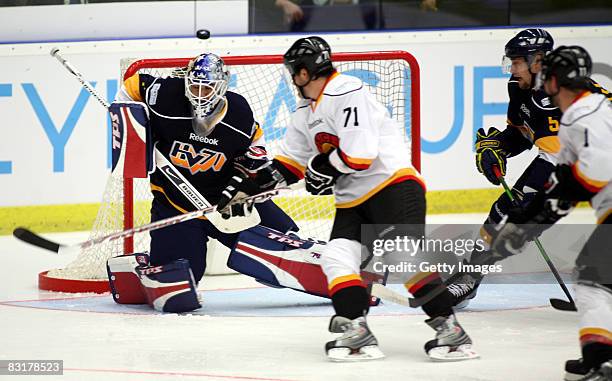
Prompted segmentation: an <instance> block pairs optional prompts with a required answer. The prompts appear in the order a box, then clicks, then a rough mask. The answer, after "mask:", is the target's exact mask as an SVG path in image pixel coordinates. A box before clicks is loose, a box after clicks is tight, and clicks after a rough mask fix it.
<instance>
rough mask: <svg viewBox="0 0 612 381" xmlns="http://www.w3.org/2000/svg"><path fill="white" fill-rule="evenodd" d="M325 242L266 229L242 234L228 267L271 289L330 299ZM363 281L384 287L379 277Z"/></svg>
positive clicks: (371, 277)
mask: <svg viewBox="0 0 612 381" xmlns="http://www.w3.org/2000/svg"><path fill="white" fill-rule="evenodd" d="M324 249H325V242H322V241H315V240H312V239H306V240H304V239H300V238H299V237H298V236H297V235H295V234H291V235H286V234H282V233H280V232H278V231H276V230H273V229H269V228H266V227H264V226H256V227H253V228H251V229H248V230H245V231H243V232H242V233H240V235H239V237H238V240H237V242H236V245H235V246H234V248H233V249H232V251H231V253H230V256H229V259H228V261H227V266H228V267H229V268H231V269H233V270H235V271H238V272H239V273H241V274H245V275H248V276H251V277H253V278H255V279H257V280H258V281H259V282H261V283H263V284H266V285H268V286H271V287H287V288H291V289H294V290H297V291H302V292H305V293H307V294H311V295H316V296H322V297H326V298H329V297H330V296H329V290H328V282H327V277H326V276H325V274H324V273H323V269H322V268H321V259H322V256H323V251H324ZM362 278H363V279H367V280H368V281H371V282H378V283H383V279H382V277H381V276H379V275H378V274H372V273H365V272H362Z"/></svg>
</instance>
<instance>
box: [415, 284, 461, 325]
mask: <svg viewBox="0 0 612 381" xmlns="http://www.w3.org/2000/svg"><path fill="white" fill-rule="evenodd" d="M439 282H441V280H440V279H437V280H435V281H434V282H431V283H430V284H426V285H425V286H423V287H421V289H419V290H418V291H416V292H415V293H414V296H415V297H416V298H419V297H421V296H423V295H426V294H427V293H429V292H434V291H433V289H434V288H436V286H437V284H438V283H439ZM454 303H455V297H454V296H453V294H451V293H450V291H448V290H444V291H442V292H441V293H440V294H438V295H437V296H436V297H434V298H433V299H432V300H430V301H429V302H427V303H425V304H424V305H423V307H422V308H423V311H424V312H425V313H426V314H427V315H428V316H429V317H430V318H432V319H433V318H436V317H438V316H450V315H451V314H452V313H453V305H454Z"/></svg>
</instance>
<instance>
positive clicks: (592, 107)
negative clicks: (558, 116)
mask: <svg viewBox="0 0 612 381" xmlns="http://www.w3.org/2000/svg"><path fill="white" fill-rule="evenodd" d="M600 111H601V112H605V113H607V114H608V115H612V107H611V106H610V104H609V102H608V100H607V98H606V96H605V95H603V94H593V93H592V94H589V95H588V96H585V97H582V98H580V99H578V100H577V101H576V102H574V103H573V104H572V105H571V106H570V107H569V108H568V109H567V110H565V113H563V118H562V120H561V123H562V124H563V125H567V126H570V125H574V124H576V122H578V121H580V120H585V119H587V118H589V117H591V116H594V115H596V114H597V113H598V112H600Z"/></svg>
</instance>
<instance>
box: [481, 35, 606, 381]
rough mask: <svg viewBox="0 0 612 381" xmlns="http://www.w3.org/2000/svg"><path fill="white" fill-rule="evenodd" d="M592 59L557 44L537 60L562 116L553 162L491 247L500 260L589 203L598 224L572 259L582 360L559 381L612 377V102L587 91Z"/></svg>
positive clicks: (579, 50)
mask: <svg viewBox="0 0 612 381" xmlns="http://www.w3.org/2000/svg"><path fill="white" fill-rule="evenodd" d="M591 68H592V63H591V58H590V56H589V54H588V53H587V52H586V50H584V49H583V48H581V47H579V46H560V47H558V48H557V49H555V50H554V51H552V52H551V53H550V54H548V55H547V56H546V57H545V59H544V60H543V63H542V72H541V77H540V82H542V83H543V86H544V90H545V91H546V93H547V94H548V95H549V96H550V97H551V98H552V100H553V102H554V103H555V104H556V105H557V106H558V107H559V108H560V109H561V111H562V112H563V116H562V118H561V126H560V129H559V139H560V142H561V147H562V148H561V151H560V153H559V161H558V164H557V166H556V167H555V170H554V172H553V173H552V175H551V176H550V179H549V181H548V183H547V185H546V189H545V190H544V191H542V192H539V193H538V195H537V196H536V198H535V199H534V200H533V201H532V202H531V203H530V204H529V205H528V206H527V207H525V208H515V209H513V210H511V211H510V213H509V214H508V219H507V222H506V224H505V225H503V227H502V228H501V230H500V232H499V235H498V237H497V239H495V241H494V242H493V247H492V249H493V251H494V252H495V253H497V254H499V255H502V256H509V255H513V254H515V253H517V252H519V251H521V250H522V248H523V247H524V246H525V244H526V242H528V241H530V240H533V239H534V238H535V237H537V236H538V235H539V234H540V233H541V232H542V231H543V230H544V229H545V228H546V227H547V226H550V224H554V223H555V222H557V221H558V220H559V219H560V218H562V217H563V216H565V215H567V214H568V213H569V212H570V211H571V209H572V208H573V207H574V205H575V204H576V203H577V202H579V201H589V202H590V204H591V205H592V207H593V209H595V214H596V215H597V218H598V223H599V225H598V226H597V227H596V229H595V230H594V232H593V234H592V235H591V236H590V237H589V239H588V241H587V242H586V244H585V245H584V247H583V248H582V250H581V251H580V253H579V255H578V258H577V259H576V274H577V283H576V285H575V286H574V290H575V293H576V307H577V309H578V313H579V314H580V344H581V349H582V359H580V360H570V361H568V362H567V363H566V371H567V374H566V380H584V381H604V380H605V381H610V380H612V251H611V250H612V234H611V233H612V231H611V230H610V226H611V225H612V103H611V102H609V101H608V99H606V96H605V95H604V94H597V93H592V92H591V91H589V83H590V80H589V76H590V74H591Z"/></svg>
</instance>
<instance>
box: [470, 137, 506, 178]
mask: <svg viewBox="0 0 612 381" xmlns="http://www.w3.org/2000/svg"><path fill="white" fill-rule="evenodd" d="M500 134H501V131H499V130H498V129H497V128H495V127H490V128H489V131H488V132H487V133H485V131H484V129H483V128H479V129H478V131H477V132H476V168H478V172H480V173H482V174H483V175H484V176H485V177H486V178H487V180H489V182H491V183H492V184H493V185H499V184H500V183H499V179H498V178H497V176H496V174H495V172H494V171H493V167H498V168H499V171H500V172H501V175H502V176H505V175H506V157H507V156H508V155H507V153H506V152H505V151H504V150H503V149H502V144H501V140H500V139H499V138H500V136H499V135H500Z"/></svg>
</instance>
